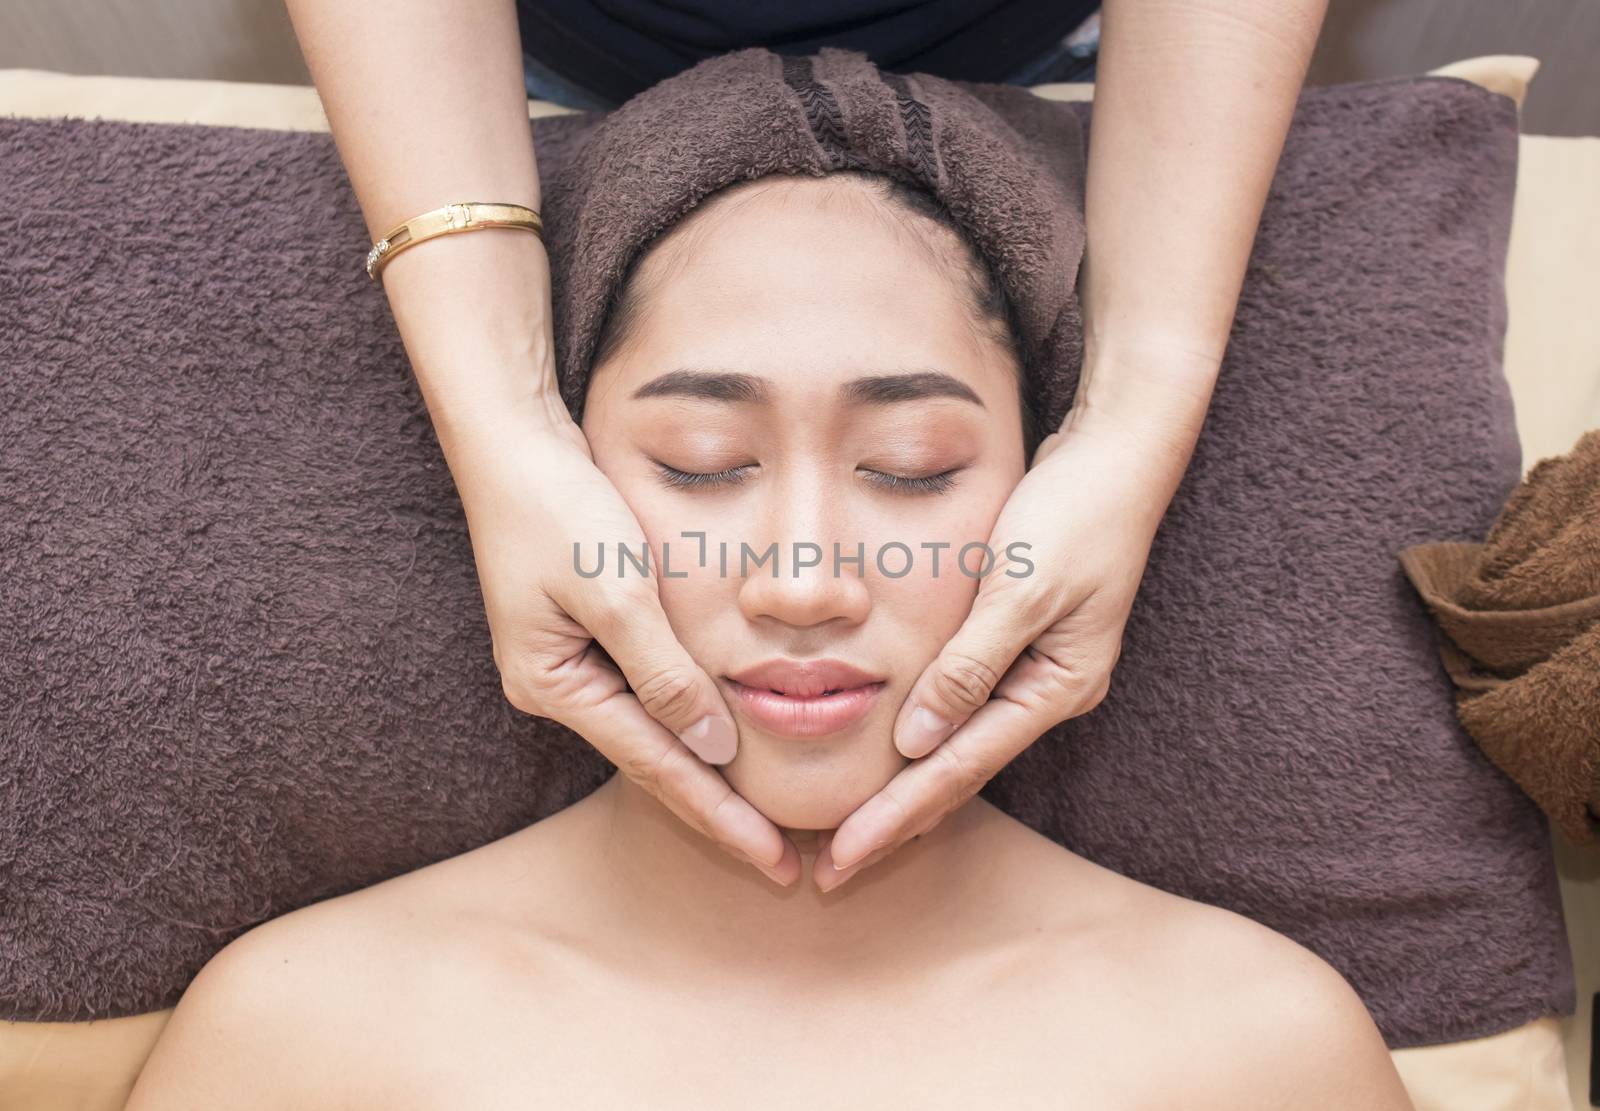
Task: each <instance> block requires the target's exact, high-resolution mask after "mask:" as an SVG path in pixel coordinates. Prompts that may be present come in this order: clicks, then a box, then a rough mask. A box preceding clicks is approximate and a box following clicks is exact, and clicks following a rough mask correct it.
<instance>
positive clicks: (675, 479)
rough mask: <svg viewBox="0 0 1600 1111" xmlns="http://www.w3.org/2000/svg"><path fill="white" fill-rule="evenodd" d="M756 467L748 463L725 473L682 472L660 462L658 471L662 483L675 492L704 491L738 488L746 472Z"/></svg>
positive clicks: (730, 468) (657, 465)
mask: <svg viewBox="0 0 1600 1111" xmlns="http://www.w3.org/2000/svg"><path fill="white" fill-rule="evenodd" d="M754 466H755V464H753V463H746V464H744V465H743V466H739V467H729V468H728V469H727V470H725V471H711V472H709V473H702V472H700V471H680V470H678V469H677V468H676V467H669V466H667V465H666V464H665V463H660V462H658V463H657V464H656V468H657V470H658V471H659V472H660V474H661V481H662V483H663V484H664V485H666V486H667V487H669V488H671V489H673V490H703V489H706V488H707V487H712V486H736V485H738V484H739V483H741V482H743V481H744V479H745V472H746V471H748V470H750V469H752V468H753V467H754Z"/></svg>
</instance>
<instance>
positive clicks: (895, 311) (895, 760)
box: [583, 177, 1026, 829]
mask: <svg viewBox="0 0 1600 1111" xmlns="http://www.w3.org/2000/svg"><path fill="white" fill-rule="evenodd" d="M884 204H885V202H882V201H877V200H873V199H870V198H869V196H868V194H867V193H866V192H865V190H864V188H863V187H862V186H861V185H859V184H856V183H849V182H844V183H841V182H838V181H837V180H834V181H829V180H828V179H816V178H790V177H783V178H768V179H762V180H761V181H758V182H754V183H749V184H744V185H740V186H738V187H735V188H733V189H729V190H726V191H724V192H723V193H720V194H718V195H717V196H716V197H714V198H712V200H711V202H709V203H708V204H707V205H702V206H701V208H700V209H697V210H696V211H695V212H694V213H691V215H690V216H689V217H687V218H685V220H684V221H683V222H681V223H680V224H679V225H678V226H677V227H675V228H674V229H672V231H671V232H670V234H669V235H668V237H666V238H665V239H663V240H662V241H661V242H660V243H658V244H657V245H656V247H655V249H654V250H653V251H652V252H651V253H650V254H649V255H648V256H647V257H646V258H645V259H644V260H643V262H642V263H641V265H640V268H639V271H638V274H637V275H636V279H637V280H640V281H642V282H644V283H645V285H644V289H645V290H646V291H647V292H646V295H645V298H644V301H643V307H642V315H641V316H639V317H638V318H637V319H636V320H635V322H634V326H633V328H632V329H631V330H630V332H629V336H628V339H627V340H626V341H625V342H624V344H623V346H622V347H621V348H620V349H618V350H617V351H615V352H614V353H613V354H612V355H611V356H610V357H609V358H608V359H607V361H606V363H605V364H604V365H603V366H598V367H596V368H595V372H594V375H593V376H592V378H591V384H590V387H589V393H588V397H587V400H586V402H585V410H584V420H583V430H584V432H585V434H586V436H587V439H588V441H589V444H590V446H591V450H592V451H593V454H594V460H595V463H596V465H597V466H598V467H599V468H600V470H601V471H602V472H603V473H605V474H606V475H607V476H608V477H609V478H610V479H611V481H612V482H613V483H614V484H615V485H616V487H617V489H618V490H619V491H620V492H621V494H622V496H623V498H624V499H625V500H626V501H627V503H628V505H629V507H630V508H631V509H632V510H633V512H634V514H635V515H636V516H637V517H638V519H639V522H640V524H641V525H642V526H643V528H644V533H645V536H646V538H647V539H648V540H649V542H650V546H651V549H652V551H651V556H652V560H653V563H652V566H653V570H654V571H655V572H656V575H657V581H658V584H659V589H660V595H661V601H662V604H663V606H664V607H665V609H666V613H667V617H668V619H669V620H670V622H671V624H672V627H673V630H674V631H675V632H676V633H677V635H678V638H679V640H680V641H681V642H682V643H683V645H684V647H685V648H687V649H688V651H689V653H690V654H691V655H692V656H693V657H694V659H695V660H696V662H698V663H699V664H700V665H701V666H702V667H703V668H704V669H705V670H706V672H707V673H708V674H709V675H711V677H712V678H713V680H715V681H716V683H717V684H718V686H719V688H720V689H721V690H722V693H723V695H724V697H725V698H726V700H727V703H728V706H729V708H730V709H731V710H732V711H733V714H734V719H735V721H736V723H737V725H738V727H739V750H738V755H737V756H736V757H735V758H734V759H733V760H732V762H730V763H728V764H726V765H724V766H722V769H721V770H722V773H723V774H724V775H725V776H726V777H727V780H728V782H729V784H730V785H731V786H732V787H733V788H734V790H736V791H737V792H738V793H739V794H740V795H742V796H743V797H744V798H746V799H747V800H749V801H750V803H751V804H752V805H754V806H755V807H756V808H757V809H758V810H760V811H761V812H762V813H764V814H765V815H766V816H767V817H768V818H770V819H771V820H772V821H773V822H775V823H777V824H778V825H780V826H783V827H786V828H791V829H833V828H836V827H837V826H838V825H839V824H840V823H841V822H842V821H843V820H844V819H845V818H846V817H847V816H848V815H849V814H850V813H851V812H852V811H853V810H855V809H856V808H857V807H858V806H860V805H861V804H862V803H863V802H865V801H866V800H867V799H868V798H869V797H871V796H872V795H873V794H874V793H876V792H877V791H878V790H879V789H880V788H882V787H883V786H884V784H886V783H887V782H888V781H889V780H890V778H892V777H893V776H894V774H895V773H896V772H897V771H898V770H899V769H900V768H901V767H903V766H904V765H905V764H906V763H907V761H906V759H905V758H904V757H903V756H901V755H900V754H899V752H898V751H897V750H896V749H895V747H894V742H893V735H892V730H893V726H894V722H895V718H896V715H897V712H898V711H899V709H900V706H901V704H902V702H903V701H904V700H905V697H906V695H907V694H908V693H909V692H910V690H911V686H912V684H913V683H914V682H915V681H916V679H917V677H918V676H919V675H920V674H921V672H922V670H923V668H925V667H926V666H927V665H928V664H929V663H930V662H932V660H933V659H934V658H935V656H936V655H937V654H938V652H939V650H940V648H941V647H942V646H943V645H944V643H945V641H946V640H947V639H948V638H949V637H950V636H951V635H952V634H953V633H954V632H955V631H956V629H958V628H959V627H960V625H961V623H962V621H963V620H964V619H965V617H966V616H967V613H968V612H969V610H970V608H971V605H972V601H973V598H974V596H975V594H976V592H977V587H978V579H977V577H975V576H976V575H977V574H978V573H979V572H981V571H985V570H987V569H988V567H987V564H986V557H985V555H984V550H983V549H982V548H973V549H970V550H969V551H968V552H967V556H966V560H965V566H966V568H967V572H968V573H963V572H962V571H961V570H960V569H959V568H958V567H957V566H956V556H957V554H958V553H959V552H960V550H961V548H962V546H963V545H965V544H968V543H969V542H978V543H983V542H986V541H987V540H988V538H989V533H990V529H991V527H992V526H993V524H994V521H995V518H996V516H997V515H998V514H999V512H1000V509H1001V506H1002V505H1003V504H1004V502H1005V500H1006V498H1007V496H1008V495H1009V494H1010V492H1011V491H1012V489H1013V488H1014V487H1015V486H1016V484H1017V482H1018V481H1019V480H1020V479H1021V478H1022V474H1023V471H1024V468H1025V465H1026V463H1025V460H1024V458H1023V440H1022V427H1021V421H1022V414H1021V408H1020V400H1019V397H1018V388H1017V377H1016V371H1015V368H1014V364H1013V363H1012V361H1011V358H1010V356H1009V355H1008V354H1007V353H1006V352H1005V351H1004V349H1003V348H1002V347H1001V345H1000V344H998V343H996V342H995V341H994V340H993V339H992V338H990V337H989V336H988V335H987V334H986V330H985V328H983V327H982V326H980V325H979V324H978V322H976V321H975V320H974V319H973V311H972V309H971V308H969V306H968V303H967V300H966V295H965V294H964V290H963V286H962V285H961V281H960V279H959V278H958V277H957V272H956V270H955V269H954V264H953V263H951V264H948V265H946V264H943V263H941V262H940V258H941V251H942V252H943V254H944V257H945V258H947V259H954V258H955V257H957V256H956V255H955V253H954V252H955V251H956V249H957V248H956V243H955V240H954V239H949V240H948V242H943V237H945V236H947V235H948V233H947V232H945V231H944V230H943V229H941V228H939V227H937V226H936V225H934V224H932V223H931V222H927V221H923V227H924V228H925V229H926V230H923V231H917V230H912V228H911V227H910V226H908V224H909V223H910V222H912V221H916V220H919V219H921V218H919V217H916V216H913V215H910V214H907V215H906V216H905V218H904V221H902V219H901V218H900V217H899V215H898V213H895V212H892V211H890V210H888V209H886V208H885V207H882V206H883V205H884ZM713 210H715V211H716V212H717V215H716V217H715V218H713V219H709V220H707V219H704V217H705V216H706V215H708V214H709V213H710V212H711V211H713ZM942 242H943V246H942V247H941V246H940V244H941V243H942ZM697 533H703V534H704V539H703V541H702V539H701V538H700V537H699V536H697V535H695V534H697ZM685 534H689V535H685ZM773 545H776V548H775V549H773V548H772V546H773ZM835 545H837V550H838V553H839V563H838V565H837V574H836V573H835V569H836V568H835V563H834V553H835ZM897 545H903V547H899V546H897ZM940 545H943V546H942V547H940ZM797 546H798V550H797ZM610 547H611V551H610V552H608V553H607V554H608V557H614V555H615V545H614V544H613V545H611V546H610ZM769 549H770V550H769ZM724 552H725V553H726V554H725V556H724ZM857 554H860V555H861V557H862V558H861V559H860V560H856V559H855V558H854V557H855V556H856V555H857ZM1001 554H1002V553H996V555H997V557H998V556H1000V555H1001ZM880 555H881V560H882V565H881V566H880V563H879V560H880ZM762 557H766V558H765V561H764V562H759V561H760V560H761V558H762ZM935 557H937V566H935ZM664 558H665V560H666V561H667V562H666V564H665V565H664V564H663V563H662V560H663V559H664ZM585 559H586V560H589V559H592V551H591V552H590V553H589V554H586V556H585ZM741 559H742V561H743V566H741ZM807 564H810V565H807ZM591 565H592V564H591ZM609 566H610V565H609V564H608V568H609ZM663 569H665V570H666V572H667V573H666V574H662V573H661V572H662V571H663ZM774 570H776V575H774V573H773V572H774ZM902 572H904V573H903V574H902ZM608 573H610V572H609V570H608ZM629 573H637V570H636V568H633V567H630V568H629ZM991 573H1001V572H999V571H994V572H991ZM680 575H681V577H680ZM825 660H831V661H838V662H842V663H843V664H846V665H849V666H850V667H852V668H854V669H857V671H858V672H859V673H860V674H853V675H845V676H840V675H837V674H832V675H830V674H828V673H825V672H824V673H821V674H812V675H808V674H807V673H806V672H805V671H804V670H803V669H792V668H790V667H788V666H786V665H793V664H796V663H815V662H818V661H825ZM762 664H772V665H774V666H773V668H771V669H769V670H767V671H765V672H762V673H760V674H752V673H751V669H753V668H756V667H757V665H762ZM740 676H742V677H743V679H744V682H740V681H739V679H738V677H740ZM808 680H813V681H814V683H815V686H813V687H809V688H808V687H807V686H806V683H807V681H808ZM868 680H871V681H872V682H871V683H868ZM864 683H865V684H867V685H865V686H863V685H862V684H864ZM820 687H831V688H853V689H843V690H840V692H839V693H836V694H819V693H818V692H817V688H820ZM772 688H776V692H775V691H774V689H772ZM777 692H783V693H777Z"/></svg>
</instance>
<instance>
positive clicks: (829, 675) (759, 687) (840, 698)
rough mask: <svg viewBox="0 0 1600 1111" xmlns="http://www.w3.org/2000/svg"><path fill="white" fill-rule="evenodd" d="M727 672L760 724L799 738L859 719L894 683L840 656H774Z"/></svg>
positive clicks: (838, 729) (823, 733)
mask: <svg viewBox="0 0 1600 1111" xmlns="http://www.w3.org/2000/svg"><path fill="white" fill-rule="evenodd" d="M725 678H726V681H727V682H728V683H729V684H730V685H731V686H732V687H733V689H734V693H735V694H736V695H737V696H738V699H739V704H740V705H741V706H742V707H743V708H744V710H745V712H746V713H748V714H749V715H750V717H751V718H753V719H754V720H755V721H756V722H757V723H758V724H759V725H761V726H762V727H764V728H765V729H767V730H768V731H769V732H772V733H775V734H778V735H779V736H785V737H795V738H812V737H825V736H828V735H830V734H833V733H838V732H841V731H843V730H845V729H848V728H849V727H850V726H852V725H855V724H857V723H858V722H860V721H861V719H862V718H864V717H865V716H866V715H867V713H868V711H870V710H871V709H872V707H873V706H874V705H875V704H876V703H877V700H878V696H879V695H880V694H882V693H883V689H884V687H885V686H887V685H888V684H887V682H886V680H884V679H883V678H882V677H881V676H877V675H873V674H871V673H869V672H866V671H863V670H861V669H860V668H856V667H852V666H851V665H849V664H846V663H844V662H842V661H839V660H814V661H800V660H772V661H768V662H767V663H764V664H760V665H758V666H756V667H752V668H746V669H745V670H743V671H740V672H737V673H735V674H733V675H729V676H725Z"/></svg>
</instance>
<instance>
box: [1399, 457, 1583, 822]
mask: <svg viewBox="0 0 1600 1111" xmlns="http://www.w3.org/2000/svg"><path fill="white" fill-rule="evenodd" d="M1400 563H1401V565H1402V566H1403V567H1404V568H1405V572H1406V575H1407V576H1408V577H1409V578H1410V579H1411V583H1412V585H1413V586H1415V587H1416V588H1417V592H1418V593H1419V594H1420V595H1421V596H1422V600H1423V601H1424V602H1426V603H1427V605H1428V609H1429V611H1430V612H1432V614H1433V616H1434V618H1435V620H1437V621H1438V623H1439V630H1440V633H1441V636H1440V638H1439V655H1440V657H1441V658H1442V659H1443V660H1444V666H1445V670H1446V671H1447V672H1448V673H1449V675H1450V679H1451V681H1452V682H1453V683H1454V684H1455V687H1456V696H1455V697H1456V712H1457V713H1458V714H1459V715H1460V716H1461V723H1462V725H1463V726H1465V727H1466V730H1467V732H1468V733H1470V734H1471V735H1472V739H1473V740H1474V741H1476V742H1477V743H1478V747H1480V748H1482V749H1483V751H1484V752H1485V753H1487V754H1488V756H1489V758H1490V759H1491V760H1493V761H1494V762H1495V764H1496V765H1497V766H1499V767H1500V768H1501V770H1503V771H1504V772H1505V773H1506V774H1507V775H1509V776H1510V777H1511V778H1512V779H1514V780H1516V781H1517V783H1518V784H1520V785H1521V786H1522V789H1523V790H1525V791H1527V792H1528V794H1529V796H1531V797H1532V798H1533V800H1534V801H1535V802H1537V803H1538V804H1539V807H1540V808H1541V809H1542V810H1543V811H1544V812H1545V813H1546V814H1548V815H1549V816H1550V818H1551V820H1552V821H1554V822H1555V823H1556V824H1557V826H1559V828H1560V829H1561V830H1562V832H1564V833H1565V834H1566V835H1567V836H1568V837H1569V838H1571V840H1572V841H1573V842H1574V843H1575V844H1579V845H1591V846H1600V430H1595V431H1592V432H1586V433H1584V435H1583V436H1582V437H1580V438H1579V440H1578V443H1577V445H1576V446H1575V447H1574V448H1573V449H1572V450H1571V451H1570V452H1568V453H1567V454H1566V455H1557V456H1552V457H1551V458H1549V459H1541V460H1540V461H1539V462H1538V463H1536V464H1534V466H1533V467H1532V468H1531V469H1530V470H1529V471H1528V475H1527V477H1526V478H1524V479H1523V480H1522V484H1521V485H1520V486H1518V487H1517V489H1516V490H1515V491H1514V492H1513V493H1512V495H1511V497H1510V498H1509V499H1508V500H1507V501H1506V506H1505V509H1504V510H1502V511H1501V513H1500V516H1499V517H1498V518H1496V520H1495V523H1494V527H1492V528H1491V529H1490V530H1489V535H1488V536H1487V537H1486V538H1485V539H1484V540H1483V542H1482V543H1472V542H1466V541H1444V542H1440V543H1436V544H1416V545H1413V546H1411V547H1409V548H1407V549H1405V550H1404V551H1402V552H1401V553H1400Z"/></svg>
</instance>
